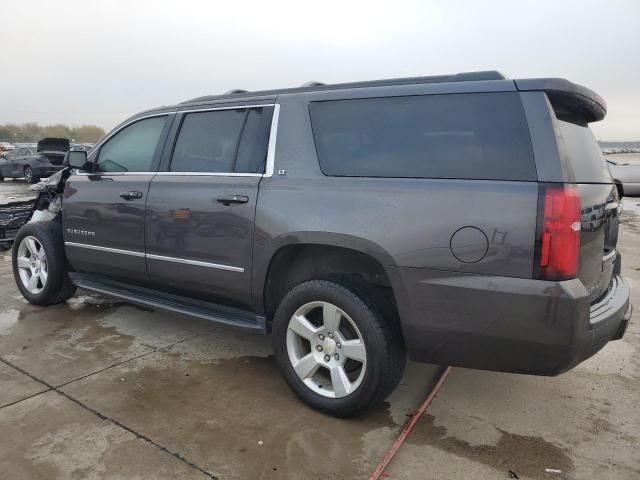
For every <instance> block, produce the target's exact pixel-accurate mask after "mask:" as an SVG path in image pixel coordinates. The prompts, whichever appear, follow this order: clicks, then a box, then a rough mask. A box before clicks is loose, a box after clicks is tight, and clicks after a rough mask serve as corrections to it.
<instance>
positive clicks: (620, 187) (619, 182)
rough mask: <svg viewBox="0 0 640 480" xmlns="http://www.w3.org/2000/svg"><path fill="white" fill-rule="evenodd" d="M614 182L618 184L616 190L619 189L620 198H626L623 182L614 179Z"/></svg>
mask: <svg viewBox="0 0 640 480" xmlns="http://www.w3.org/2000/svg"><path fill="white" fill-rule="evenodd" d="M613 182H614V183H615V184H616V188H617V189H618V197H620V198H622V197H623V196H624V187H623V186H622V182H621V181H620V180H616V179H614V180H613Z"/></svg>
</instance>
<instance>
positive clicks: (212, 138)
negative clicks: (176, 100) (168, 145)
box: [170, 110, 247, 173]
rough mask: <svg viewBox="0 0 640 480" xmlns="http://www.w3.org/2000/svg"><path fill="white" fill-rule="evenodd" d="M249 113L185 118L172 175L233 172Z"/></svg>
mask: <svg viewBox="0 0 640 480" xmlns="http://www.w3.org/2000/svg"><path fill="white" fill-rule="evenodd" d="M246 112H247V111H246V110H217V111H212V112H199V113H189V114H186V115H185V117H184V120H183V122H182V127H181V128H180V133H179V134H178V139H177V140H176V145H175V147H174V149H173V157H172V159H171V168H170V169H171V171H174V172H211V173H228V172H232V171H233V164H234V161H235V158H236V153H237V147H238V141H239V139H240V133H241V132H242V127H243V125H244V121H245V116H246Z"/></svg>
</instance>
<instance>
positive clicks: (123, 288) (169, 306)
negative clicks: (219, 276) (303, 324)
mask: <svg viewBox="0 0 640 480" xmlns="http://www.w3.org/2000/svg"><path fill="white" fill-rule="evenodd" d="M69 278H70V279H71V282H72V283H73V284H74V285H75V286H76V287H78V288H83V289H85V290H89V291H92V292H96V293H101V294H103V295H108V296H111V297H116V298H121V299H122V300H125V301H127V302H129V303H133V304H135V305H141V306H143V307H150V308H153V309H158V310H165V311H168V312H174V313H179V314H181V315H186V316H188V317H196V318H202V319H204V320H209V321H210V322H216V323H224V324H226V325H233V326H235V327H240V328H244V329H248V330H253V331H256V332H260V333H267V322H266V319H265V317H262V316H260V315H255V314H254V313H251V312H248V311H246V310H240V309H238V308H233V307H227V306H224V305H218V304H215V303H210V302H205V301H202V300H196V299H193V298H188V297H182V296H179V295H173V294H171V293H166V292H161V291H158V290H152V289H150V288H145V287H139V286H137V285H130V284H127V283H123V282H118V281H115V280H109V279H105V278H103V277H99V276H95V275H87V274H82V273H69Z"/></svg>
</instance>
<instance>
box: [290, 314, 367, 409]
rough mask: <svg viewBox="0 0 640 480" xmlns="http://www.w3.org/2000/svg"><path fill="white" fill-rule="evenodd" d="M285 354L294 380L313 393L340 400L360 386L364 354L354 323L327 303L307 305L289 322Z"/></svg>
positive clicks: (364, 363)
mask: <svg viewBox="0 0 640 480" xmlns="http://www.w3.org/2000/svg"><path fill="white" fill-rule="evenodd" d="M287 353H288V355H289V361H290V362H291V365H292V366H293V369H294V371H295V372H296V374H297V375H298V377H299V378H300V379H301V380H302V381H303V382H304V383H305V385H306V386H307V387H309V388H310V389H311V390H312V391H314V392H315V393H317V394H319V395H322V396H324V397H329V398H342V397H346V396H347V395H349V394H351V393H353V392H354V391H355V390H356V389H357V388H358V387H359V386H360V384H361V383H362V379H363V378H364V374H365V371H366V368H367V351H366V347H365V344H364V340H363V338H362V334H361V333H360V331H359V330H358V327H357V326H356V324H355V322H354V321H353V320H352V319H351V318H350V317H349V315H347V314H346V313H345V312H344V311H342V310H341V309H340V308H338V307H336V306H335V305H332V304H331V303H327V302H310V303H307V304H305V305H303V306H302V307H300V308H299V309H298V310H296V312H295V313H294V314H293V316H292V317H291V319H290V320H289V326H288V328H287Z"/></svg>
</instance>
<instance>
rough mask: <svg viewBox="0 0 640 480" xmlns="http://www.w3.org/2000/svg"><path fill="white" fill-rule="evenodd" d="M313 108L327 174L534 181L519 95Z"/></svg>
mask: <svg viewBox="0 0 640 480" xmlns="http://www.w3.org/2000/svg"><path fill="white" fill-rule="evenodd" d="M309 110H310V114H311V123H312V127H313V134H314V138H315V142H316V148H317V151H318V158H319V161H320V167H321V168H322V171H323V172H324V174H325V175H330V176H348V177H400V178H452V179H487V180H492V179H495V180H536V178H537V176H536V170H535V162H534V158H533V152H532V148H531V140H530V138H529V131H528V128H527V124H526V120H525V118H524V110H523V107H522V104H521V102H520V97H519V96H518V94H517V93H511V92H508V93H473V94H447V95H422V96H407V97H386V98H367V99H354V100H332V101H322V102H312V103H311V104H310V107H309Z"/></svg>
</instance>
